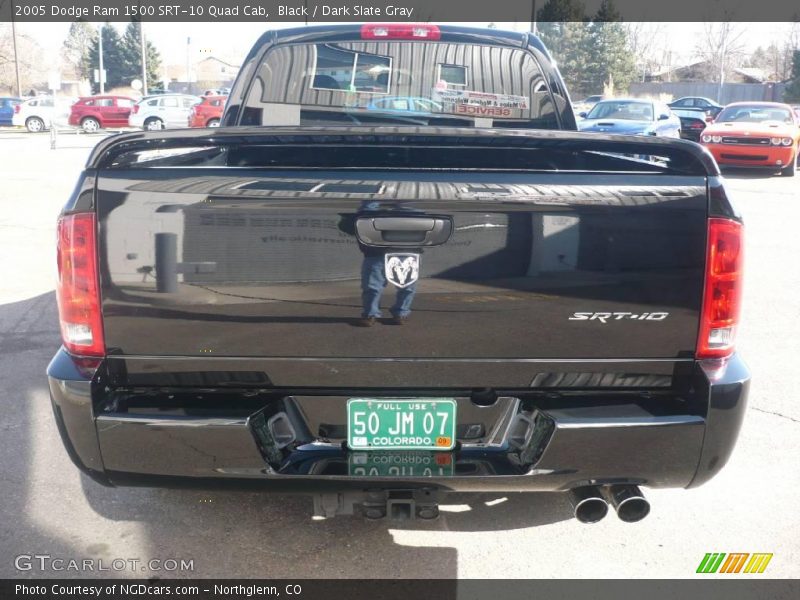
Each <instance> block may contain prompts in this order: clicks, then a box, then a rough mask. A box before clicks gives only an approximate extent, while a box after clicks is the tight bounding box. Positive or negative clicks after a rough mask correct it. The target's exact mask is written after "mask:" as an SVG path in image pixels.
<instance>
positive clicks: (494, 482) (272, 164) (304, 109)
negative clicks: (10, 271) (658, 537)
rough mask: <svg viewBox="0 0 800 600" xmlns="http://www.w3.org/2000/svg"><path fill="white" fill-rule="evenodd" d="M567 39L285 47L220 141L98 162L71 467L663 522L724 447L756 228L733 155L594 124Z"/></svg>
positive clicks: (76, 304)
mask: <svg viewBox="0 0 800 600" xmlns="http://www.w3.org/2000/svg"><path fill="white" fill-rule="evenodd" d="M575 129H576V126H575V118H574V116H573V113H572V108H571V106H570V101H569V96H568V94H567V91H566V89H565V86H564V84H563V82H562V80H561V77H560V75H559V73H558V71H557V69H556V68H555V66H554V64H553V61H552V59H551V58H550V56H549V54H548V52H547V50H546V49H545V48H544V46H543V45H542V44H541V42H540V41H539V40H538V39H537V38H536V37H535V36H533V35H530V34H526V33H504V32H500V31H495V30H479V29H468V28H457V27H445V26H441V27H439V26H435V25H413V26H412V25H406V24H388V25H376V24H370V25H363V26H353V25H337V26H328V27H316V28H312V27H309V28H303V29H287V30H281V31H272V32H268V33H266V34H264V35H263V36H262V37H261V38H260V39H259V41H258V42H257V44H256V45H255V47H254V48H253V49H252V50H251V52H250V54H249V55H248V56H247V58H246V60H245V61H244V64H243V67H242V69H241V72H240V74H239V76H238V78H237V80H236V82H235V85H234V87H233V89H232V92H231V95H230V98H229V100H228V105H227V107H226V110H225V114H224V115H223V122H222V126H221V127H220V128H218V129H205V130H193V131H188V130H181V131H174V132H147V133H131V134H123V135H116V136H112V137H109V138H107V139H105V140H103V141H101V142H100V143H99V144H97V146H96V148H95V149H94V150H93V152H92V154H91V156H90V157H89V159H88V162H87V165H86V169H85V170H84V172H83V174H82V175H81V176H80V179H79V181H78V184H77V186H76V188H75V191H74V193H73V195H72V197H71V198H70V199H69V201H68V202H67V204H66V206H65V207H64V209H63V212H62V214H61V216H60V220H59V222H58V272H59V279H58V285H57V297H58V304H59V317H60V322H61V332H62V338H63V346H62V347H61V349H59V350H58V352H57V353H56V355H55V357H54V359H53V360H52V362H51V364H50V366H49V368H48V371H47V373H48V376H49V382H50V390H51V396H52V403H53V407H54V411H55V417H56V421H57V423H58V427H59V430H60V433H61V436H62V438H63V441H64V444H65V446H66V448H67V451H68V452H69V454H70V457H71V458H72V460H73V461H74V462H75V464H76V465H77V466H78V467H79V468H81V469H82V470H83V471H84V472H85V473H86V474H88V475H89V476H90V477H92V478H93V479H94V480H96V481H98V482H101V483H103V484H105V485H113V486H125V485H146V486H199V487H221V486H223V485H228V486H233V487H239V488H244V489H259V490H264V491H270V492H285V493H306V494H313V495H314V496H315V510H316V511H317V513H318V514H320V515H322V516H332V515H335V514H352V513H356V514H363V515H365V516H366V517H369V518H380V517H384V516H389V517H396V518H408V517H416V518H433V517H435V516H436V515H437V514H438V503H439V502H440V501H441V499H442V497H443V495H444V494H446V493H447V492H451V491H458V492H481V491H490V492H536V491H551V492H552V491H560V492H565V495H566V496H569V498H570V499H571V501H572V503H573V506H574V509H575V515H576V517H577V518H578V519H580V520H581V521H584V522H593V521H597V520H599V519H601V518H603V517H604V516H605V515H606V513H607V512H608V506H609V504H611V505H612V506H614V507H615V508H616V510H617V514H618V515H619V517H620V518H621V519H623V520H624V521H637V520H639V519H641V518H643V517H644V516H646V514H647V513H648V512H649V503H648V501H647V500H646V499H645V498H644V496H643V495H642V492H641V490H640V488H639V486H648V487H652V488H665V487H693V486H697V485H700V484H702V483H704V482H706V481H708V480H709V479H710V478H711V477H713V476H714V475H715V474H716V473H717V472H718V471H719V470H720V469H721V468H722V467H723V465H724V464H725V463H726V461H727V460H728V458H729V456H730V454H731V452H732V450H733V447H734V444H735V440H736V437H737V435H738V431H739V428H740V425H741V421H742V417H743V414H744V411H745V406H746V397H747V390H748V384H749V377H750V376H749V373H748V370H747V368H746V366H745V365H744V363H743V362H742V360H741V359H740V358H739V356H738V355H737V354H736V352H735V350H734V335H735V331H736V327H737V325H738V314H739V304H740V298H741V284H742V223H741V219H740V217H739V214H738V213H737V212H736V210H735V209H734V207H733V205H732V204H731V203H730V202H729V200H728V197H727V196H726V193H725V189H724V186H723V182H722V180H721V178H720V174H719V170H718V168H717V165H716V163H715V162H714V160H713V158H712V157H711V156H710V155H709V154H708V152H707V151H706V150H705V149H703V148H702V147H700V146H699V145H696V144H694V143H691V142H686V141H682V140H673V139H661V138H647V137H637V136H628V137H624V136H615V135H606V134H589V133H578V132H577V131H575Z"/></svg>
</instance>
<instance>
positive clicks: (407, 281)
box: [384, 252, 419, 288]
mask: <svg viewBox="0 0 800 600" xmlns="http://www.w3.org/2000/svg"><path fill="white" fill-rule="evenodd" d="M384 265H385V270H386V280H387V281H389V282H390V283H392V284H393V285H396V286H397V287H399V288H406V287H408V286H410V285H412V284H414V283H416V281H417V279H419V254H411V253H407V252H396V253H390V254H387V255H386V256H385V257H384Z"/></svg>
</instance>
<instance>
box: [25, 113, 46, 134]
mask: <svg viewBox="0 0 800 600" xmlns="http://www.w3.org/2000/svg"><path fill="white" fill-rule="evenodd" d="M25 129H27V130H28V131H29V132H31V133H39V132H40V131H44V121H42V120H41V119H40V118H39V117H28V118H27V119H26V120H25Z"/></svg>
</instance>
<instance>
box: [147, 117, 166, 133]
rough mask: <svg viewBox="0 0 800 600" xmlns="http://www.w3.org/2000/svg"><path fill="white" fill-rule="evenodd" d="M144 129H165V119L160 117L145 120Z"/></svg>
mask: <svg viewBox="0 0 800 600" xmlns="http://www.w3.org/2000/svg"><path fill="white" fill-rule="evenodd" d="M143 129H144V130H145V131H161V130H162V129H164V121H162V120H161V119H158V118H152V119H147V121H145V122H144V127H143Z"/></svg>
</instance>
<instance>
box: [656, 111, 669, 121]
mask: <svg viewBox="0 0 800 600" xmlns="http://www.w3.org/2000/svg"><path fill="white" fill-rule="evenodd" d="M667 119H669V115H668V114H666V113H664V114H661V115H658V120H659V121H666V120H667Z"/></svg>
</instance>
